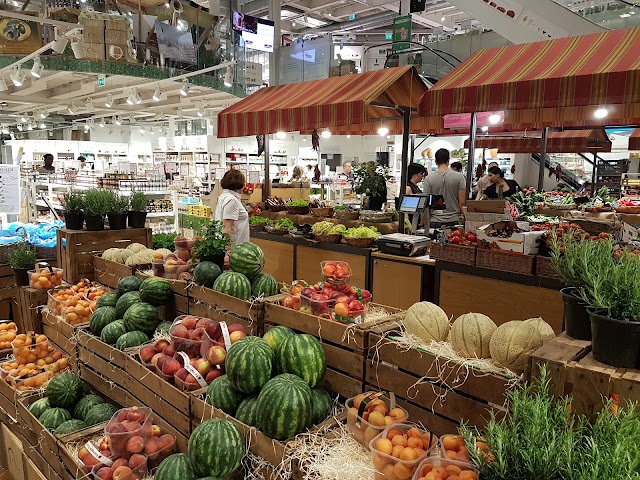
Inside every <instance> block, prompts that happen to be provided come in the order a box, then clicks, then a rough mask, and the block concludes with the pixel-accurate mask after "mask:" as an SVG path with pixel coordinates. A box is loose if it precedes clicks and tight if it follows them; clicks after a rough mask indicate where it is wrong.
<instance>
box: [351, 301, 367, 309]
mask: <svg viewBox="0 0 640 480" xmlns="http://www.w3.org/2000/svg"><path fill="white" fill-rule="evenodd" d="M349 309H351V310H352V311H354V312H359V311H362V310H364V305H362V303H361V302H360V301H359V300H354V301H353V302H351V303H350V304H349Z"/></svg>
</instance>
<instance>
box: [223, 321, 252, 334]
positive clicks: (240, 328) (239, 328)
mask: <svg viewBox="0 0 640 480" xmlns="http://www.w3.org/2000/svg"><path fill="white" fill-rule="evenodd" d="M227 330H229V333H230V334H231V333H233V332H242V333H244V334H245V335H246V334H247V330H246V329H245V328H244V326H243V325H240V324H239V323H232V324H231V325H227Z"/></svg>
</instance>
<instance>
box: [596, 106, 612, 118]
mask: <svg viewBox="0 0 640 480" xmlns="http://www.w3.org/2000/svg"><path fill="white" fill-rule="evenodd" d="M607 115H609V110H607V109H606V108H604V107H600V108H599V109H597V110H596V111H595V112H594V113H593V116H594V117H596V118H604V117H606V116H607Z"/></svg>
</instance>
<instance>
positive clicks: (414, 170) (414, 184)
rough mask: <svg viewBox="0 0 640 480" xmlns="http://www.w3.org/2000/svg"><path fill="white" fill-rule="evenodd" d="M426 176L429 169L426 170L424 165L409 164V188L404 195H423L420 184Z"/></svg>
mask: <svg viewBox="0 0 640 480" xmlns="http://www.w3.org/2000/svg"><path fill="white" fill-rule="evenodd" d="M426 176H427V169H426V168H424V165H420V164H419V163H411V164H409V168H407V188H406V191H405V192H404V193H405V194H407V195H418V194H420V193H422V190H420V187H418V183H420V182H422V180H424V177H426Z"/></svg>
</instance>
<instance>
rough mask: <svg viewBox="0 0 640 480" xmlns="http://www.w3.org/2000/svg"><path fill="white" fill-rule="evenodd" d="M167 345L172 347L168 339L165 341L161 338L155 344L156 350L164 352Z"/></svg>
mask: <svg viewBox="0 0 640 480" xmlns="http://www.w3.org/2000/svg"><path fill="white" fill-rule="evenodd" d="M167 345H170V343H169V341H168V340H167V339H164V338H161V339H160V340H158V341H157V342H156V343H155V347H156V350H157V351H159V352H161V351H162V350H164V347H166V346H167Z"/></svg>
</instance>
